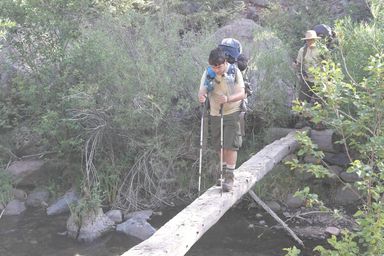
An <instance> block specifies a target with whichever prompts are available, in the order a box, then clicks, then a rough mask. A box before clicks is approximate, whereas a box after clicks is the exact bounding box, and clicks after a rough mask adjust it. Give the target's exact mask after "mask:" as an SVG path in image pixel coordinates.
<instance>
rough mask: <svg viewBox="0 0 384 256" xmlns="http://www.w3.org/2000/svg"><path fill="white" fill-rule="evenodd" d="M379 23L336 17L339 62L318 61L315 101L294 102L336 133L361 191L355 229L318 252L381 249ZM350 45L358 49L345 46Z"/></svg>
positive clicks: (377, 5)
mask: <svg viewBox="0 0 384 256" xmlns="http://www.w3.org/2000/svg"><path fill="white" fill-rule="evenodd" d="M371 4H372V9H373V10H375V11H376V12H378V13H381V12H383V11H384V9H383V8H384V5H383V4H382V3H381V2H380V1H372V2H371ZM373 16H374V17H377V16H375V15H373ZM379 17H381V16H379ZM383 28H384V23H383V19H374V20H372V22H371V23H369V24H368V23H366V24H354V23H352V22H351V21H350V20H349V19H345V20H342V21H340V22H339V23H338V30H339V31H343V32H342V34H341V37H340V45H341V56H342V60H343V62H342V65H340V64H339V65H337V64H335V63H334V62H332V61H324V62H323V66H322V67H321V68H318V69H316V70H313V72H314V74H315V75H316V77H317V82H316V83H315V88H314V91H315V92H316V93H317V94H318V95H319V96H320V98H321V104H315V105H314V106H304V105H300V103H299V104H298V105H296V107H295V110H296V111H299V112H303V113H307V114H308V116H311V117H312V120H313V121H314V122H320V121H321V122H323V123H325V124H326V125H327V126H328V127H330V128H332V129H334V130H335V131H337V132H338V134H340V135H341V140H340V143H342V144H343V145H344V147H345V149H346V152H347V154H348V156H349V158H350V160H351V162H352V164H351V165H350V167H349V168H348V172H351V173H356V174H357V175H358V176H359V177H360V178H361V180H360V181H358V182H356V183H355V185H356V186H357V187H358V189H359V191H360V192H361V193H362V194H363V195H365V203H364V205H362V206H361V208H360V210H359V211H357V212H356V214H355V219H356V222H357V224H358V231H356V232H352V231H346V232H344V234H343V236H342V237H341V238H336V237H332V238H330V239H328V242H329V245H330V246H331V249H325V248H324V247H322V246H317V247H316V248H315V250H316V251H318V252H319V253H320V254H321V255H382V254H383V253H384V244H383V239H382V238H383V236H384V219H383V212H384V206H383V197H382V194H383V191H384V186H383V184H384V175H383V173H384V169H383V164H382V163H383V160H384V159H383V157H384V154H383V152H384V150H383V135H382V134H383V132H384V126H383V122H382V116H383V114H384V113H383V109H384V105H383V104H384V101H383V99H384V88H383V84H384V80H383V79H384V44H383V41H382V39H383V38H384V37H383V36H384V30H383ZM372 35H374V36H372ZM346 46H347V47H346ZM353 46H354V47H358V48H357V49H358V50H355V51H353V52H352V51H347V50H345V49H350V47H353ZM345 47H346V48H345ZM311 150H312V149H309V151H311Z"/></svg>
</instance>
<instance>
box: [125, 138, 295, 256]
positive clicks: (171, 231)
mask: <svg viewBox="0 0 384 256" xmlns="http://www.w3.org/2000/svg"><path fill="white" fill-rule="evenodd" d="M294 134H295V132H294V131H293V132H290V133H289V134H288V135H287V136H286V137H284V138H281V139H280V140H276V141H274V142H273V143H271V144H269V145H267V146H266V147H264V148H263V149H262V150H261V151H259V152H258V153H257V154H256V155H254V156H252V157H251V158H250V159H249V160H248V161H246V162H245V163H243V164H242V165H241V166H240V167H239V168H238V169H236V171H235V185H234V187H233V191H231V192H228V193H221V188H220V187H211V188H210V189H208V190H207V191H206V192H205V193H204V194H202V195H201V196H200V197H199V198H197V199H196V200H195V201H193V202H192V203H191V204H190V205H188V206H187V207H186V208H185V209H184V210H182V211H181V212H180V213H178V214H177V215H176V216H175V217H173V218H172V219H171V220H170V221H168V222H167V223H166V224H165V225H164V226H162V227H161V228H160V229H159V230H158V231H157V232H156V233H155V234H154V235H152V236H151V237H150V238H148V239H147V240H145V241H143V242H142V243H140V244H138V245H136V246H135V247H133V248H131V249H130V250H129V251H127V252H125V253H124V254H123V255H122V256H144V255H145V256H162V255H173V256H180V255H185V253H187V252H188V250H189V249H191V247H192V246H193V244H195V243H196V242H197V241H198V240H199V239H200V237H201V236H202V235H203V234H204V233H205V232H206V231H208V229H209V228H210V227H212V226H213V225H214V224H215V223H216V222H217V221H218V220H219V219H220V218H221V217H222V216H223V215H224V214H225V212H226V211H228V210H229V209H230V208H231V207H232V206H233V205H234V204H235V203H236V202H237V201H238V200H239V199H240V198H241V197H242V196H243V195H244V194H246V193H247V192H248V191H249V190H250V189H251V188H252V187H253V186H254V185H255V183H256V182H257V181H259V180H261V179H262V178H263V177H264V175H265V174H267V173H268V172H269V171H270V170H272V169H273V167H274V166H275V165H276V164H278V163H279V162H280V161H281V160H282V159H283V158H284V157H285V156H286V155H288V154H291V153H293V152H294V151H295V150H296V149H297V148H298V146H299V145H298V143H297V142H296V140H295V138H294Z"/></svg>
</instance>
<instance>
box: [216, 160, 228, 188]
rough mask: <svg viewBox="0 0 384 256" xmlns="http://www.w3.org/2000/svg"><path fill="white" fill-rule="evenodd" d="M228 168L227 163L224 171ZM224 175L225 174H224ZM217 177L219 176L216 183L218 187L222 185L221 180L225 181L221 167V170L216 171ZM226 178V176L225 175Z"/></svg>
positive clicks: (224, 165)
mask: <svg viewBox="0 0 384 256" xmlns="http://www.w3.org/2000/svg"><path fill="white" fill-rule="evenodd" d="M226 169H227V165H226V164H223V173H225V170H226ZM223 176H224V175H223ZM216 177H218V178H217V180H216V184H215V186H217V187H221V181H223V182H224V179H221V170H220V169H219V170H217V172H216ZM223 178H224V177H223Z"/></svg>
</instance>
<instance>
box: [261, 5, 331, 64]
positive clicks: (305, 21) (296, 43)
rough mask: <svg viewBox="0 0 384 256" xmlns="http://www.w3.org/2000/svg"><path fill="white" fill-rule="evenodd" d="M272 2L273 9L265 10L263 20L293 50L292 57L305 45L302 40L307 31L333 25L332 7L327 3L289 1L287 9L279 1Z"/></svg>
mask: <svg viewBox="0 0 384 256" xmlns="http://www.w3.org/2000/svg"><path fill="white" fill-rule="evenodd" d="M271 2H272V3H271V5H270V6H271V8H270V9H265V10H264V11H263V13H262V20H263V22H264V23H265V25H266V26H268V27H270V28H271V29H273V30H274V31H276V33H277V34H278V35H279V38H280V39H281V40H282V41H283V42H285V43H286V44H287V45H288V48H289V49H291V50H292V51H291V55H292V56H295V54H297V50H298V49H299V48H300V47H301V46H302V45H303V41H301V40H300V39H301V38H303V37H304V34H305V31H307V30H308V29H310V28H311V27H313V26H315V25H316V24H320V23H325V24H329V25H332V24H333V22H332V20H333V17H331V7H332V5H331V4H329V3H326V2H325V1H322V0H316V1H301V0H293V1H289V3H288V4H287V6H285V7H283V6H282V5H281V4H280V2H279V1H271ZM287 10H289V11H287ZM295 57H296V56H295Z"/></svg>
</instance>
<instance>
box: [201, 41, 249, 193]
mask: <svg viewBox="0 0 384 256" xmlns="http://www.w3.org/2000/svg"><path fill="white" fill-rule="evenodd" d="M208 63H209V65H210V68H211V69H212V70H213V72H214V73H215V74H216V76H215V78H214V80H213V89H212V90H211V91H210V92H208V90H207V87H206V86H205V85H204V83H205V80H206V77H207V70H206V71H205V72H204V74H203V76H202V78H201V83H200V88H199V92H198V98H199V101H200V103H205V101H206V99H207V97H208V99H209V104H210V121H211V122H210V132H211V137H212V144H213V147H214V149H215V150H217V151H218V152H219V155H220V154H221V141H220V138H221V134H220V132H221V111H222V113H223V138H224V139H223V162H222V164H223V174H224V181H223V184H222V185H223V191H224V192H228V191H230V190H231V189H232V187H233V183H234V173H233V172H234V170H235V168H236V162H237V151H238V150H239V148H240V147H241V144H242V137H241V130H240V121H239V119H240V117H239V114H240V111H241V108H240V107H241V102H242V100H243V99H245V98H246V94H245V89H244V81H243V76H242V74H241V72H240V70H239V69H238V68H237V67H235V73H234V74H228V70H229V68H230V64H229V63H228V61H227V58H226V55H225V52H224V50H223V49H221V48H219V47H217V48H215V49H213V50H212V51H211V52H210V54H209V58H208Z"/></svg>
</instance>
